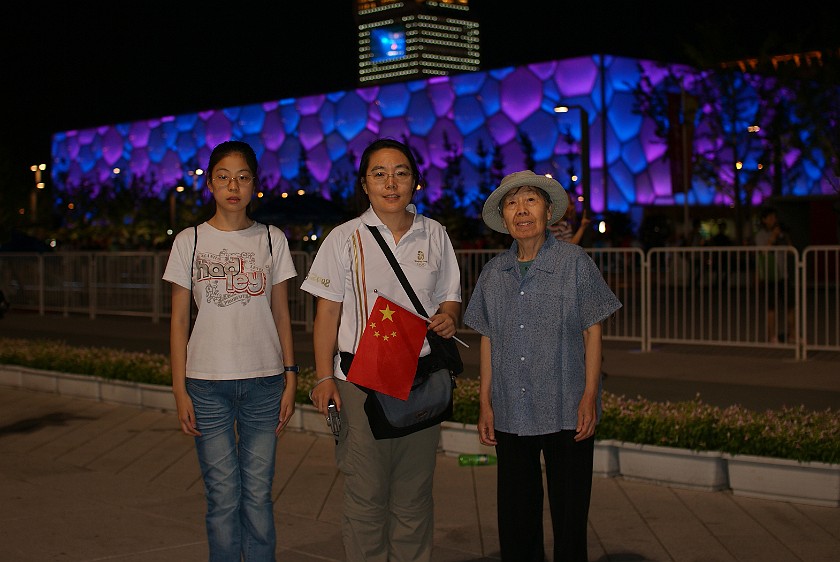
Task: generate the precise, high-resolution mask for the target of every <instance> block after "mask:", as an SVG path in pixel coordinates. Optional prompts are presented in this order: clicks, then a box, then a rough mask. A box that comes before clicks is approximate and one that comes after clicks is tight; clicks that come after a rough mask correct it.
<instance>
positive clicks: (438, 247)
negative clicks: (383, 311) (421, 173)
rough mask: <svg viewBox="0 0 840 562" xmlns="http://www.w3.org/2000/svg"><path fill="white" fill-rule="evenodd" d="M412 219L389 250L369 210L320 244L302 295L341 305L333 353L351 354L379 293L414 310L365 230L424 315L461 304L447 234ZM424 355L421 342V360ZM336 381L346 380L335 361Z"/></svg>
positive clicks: (427, 220)
mask: <svg viewBox="0 0 840 562" xmlns="http://www.w3.org/2000/svg"><path fill="white" fill-rule="evenodd" d="M407 210H408V211H410V212H412V213H415V215H414V222H413V223H412V225H411V228H409V230H408V232H407V233H406V234H405V235H404V236H403V237H402V238H400V242H399V244H396V245H395V244H394V236H393V235H392V234H391V232H390V230H389V229H388V227H387V226H385V225H384V224H382V221H381V220H379V217H377V216H376V213H374V212H373V209H372V208H368V210H367V211H365V212H364V213H362V215H361V216H360V217H357V218H355V219H352V220H350V221H347V222H345V223H344V224H341V225H339V226H337V227H336V228H334V229H333V230H332V231H331V232H330V233H329V234H328V235H327V237H326V238H325V239H324V241H323V242H322V243H321V247H320V248H319V249H318V253H317V254H316V255H315V259H314V260H313V262H312V267H311V268H310V270H309V274H308V275H307V276H306V279H304V281H303V284H302V285H301V287H300V288H301V289H303V290H304V291H306V292H307V293H311V294H313V295H315V296H316V297H322V298H325V299H327V300H331V301H334V302H340V303H342V304H343V306H342V307H341V320H340V324H339V329H338V350H339V351H348V352H351V353H355V351H356V348H357V347H358V345H359V339H360V338H361V337H362V332H363V331H364V328H365V323H366V321H367V318H368V316H369V314H370V311H371V309H372V308H373V304H374V303H375V302H376V298H377V297H378V296H380V295H379V294H378V293H376V292H374V290H379V291H381V293H382V296H385V297H387V298H389V299H391V300H393V301H394V302H396V303H397V304H399V305H400V306H402V307H404V308H405V309H407V310H410V311H412V312H416V309H415V308H414V305H413V304H411V300H410V299H409V298H408V295H407V294H406V292H405V289H403V286H402V284H401V283H400V280H399V279H398V278H397V275H396V273H394V270H393V268H392V267H391V264H390V263H389V262H388V258H387V257H385V254H384V253H383V252H382V248H380V247H379V244H378V243H377V242H376V238H374V237H373V234H371V233H370V231H369V230H368V228H367V226H365V225H368V224H369V225H371V226H375V227H377V228H379V230H380V232H382V236H383V238H384V239H385V242H386V243H387V244H388V246H389V247H390V248H391V251H392V252H393V253H394V256H395V257H396V258H397V262H398V263H399V264H400V266H401V267H402V270H403V271H404V272H405V276H406V277H407V278H408V282H409V283H410V284H411V286H412V288H413V289H414V292H415V293H416V294H417V297H418V298H419V299H420V302H421V304H422V305H423V307H424V308H425V309H426V314H427V315H429V316H431V315H433V314H435V313H436V312H437V309H438V307H439V306H440V303H442V302H444V301H455V302H461V279H460V271H459V269H458V260H457V258H456V257H455V250H454V249H453V248H452V242H451V241H450V240H449V236H448V235H447V233H446V229H445V228H444V227H443V225H442V224H440V223H439V222H437V221H435V220H432V219H430V218H428V217H424V216H423V215H418V214H416V211H415V207H414V205H409V206H408V207H407ZM428 353H429V342H427V341H424V342H423V348H422V349H421V350H420V355H421V356H423V355H427V354H428ZM335 376H336V377H338V378H340V379H345V378H346V377H345V375H344V373H342V371H341V368H340V367H339V356H338V355H336V357H335Z"/></svg>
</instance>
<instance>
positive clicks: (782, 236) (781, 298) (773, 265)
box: [755, 207, 796, 343]
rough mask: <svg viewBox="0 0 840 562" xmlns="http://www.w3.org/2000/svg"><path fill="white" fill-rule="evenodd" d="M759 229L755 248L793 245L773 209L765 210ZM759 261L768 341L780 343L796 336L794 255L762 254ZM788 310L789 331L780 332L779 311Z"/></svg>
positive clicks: (760, 287) (757, 271)
mask: <svg viewBox="0 0 840 562" xmlns="http://www.w3.org/2000/svg"><path fill="white" fill-rule="evenodd" d="M759 220H760V223H761V224H760V226H759V229H758V232H756V234H755V245H756V246H763V247H767V248H769V247H773V248H784V247H789V246H792V243H791V241H790V236H789V235H788V232H787V230H786V229H785V228H784V227H783V226H782V223H780V222H779V216H778V213H777V212H776V209H775V208H773V207H764V208H763V209H761V212H760V213H759ZM757 258H758V259H757V260H756V280H757V282H758V290H759V292H758V294H759V298H761V302H766V304H767V341H768V342H770V343H779V342H780V341H784V340H785V339H790V338H793V336H794V334H796V310H795V305H796V303H795V302H794V296H793V275H791V274H789V272H788V266H789V265H790V266H792V264H789V263H788V262H789V261H791V255H790V254H789V253H788V252H786V251H776V250H768V251H766V252H762V253H759V254H758V256H757ZM779 308H783V309H785V310H786V311H787V332H782V333H779V332H778V328H777V321H776V310H777V309H779Z"/></svg>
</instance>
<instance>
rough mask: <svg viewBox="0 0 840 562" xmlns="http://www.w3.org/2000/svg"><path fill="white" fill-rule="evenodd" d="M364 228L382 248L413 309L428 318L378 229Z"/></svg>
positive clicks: (369, 226)
mask: <svg viewBox="0 0 840 562" xmlns="http://www.w3.org/2000/svg"><path fill="white" fill-rule="evenodd" d="M365 226H367V227H368V230H370V233H371V234H373V237H374V238H376V241H377V242H378V243H379V247H380V248H382V252H383V253H384V254H385V257H386V258H388V261H389V262H390V263H391V267H392V268H394V273H396V274H397V279H399V280H400V283H402V286H403V289H405V292H406V294H407V295H408V298H410V299H411V302H412V304H413V305H414V308H416V309H417V312H419V313H420V314H422V315H423V316H426V317H428V315H427V314H426V309H425V308H423V303H421V302H420V299H418V298H417V294H416V293H415V292H414V289H413V288H412V287H411V284H410V283H409V282H408V279H407V278H406V276H405V273H404V272H403V270H402V268H401V267H400V264H399V262H398V261H397V258H395V257H394V253H393V252H392V251H391V248H389V247H388V244H387V243H386V242H385V239H384V238H382V233H381V232H379V229H378V228H376V227H375V226H371V225H369V224H367V225H365Z"/></svg>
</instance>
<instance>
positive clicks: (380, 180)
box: [368, 170, 414, 185]
mask: <svg viewBox="0 0 840 562" xmlns="http://www.w3.org/2000/svg"><path fill="white" fill-rule="evenodd" d="M368 177H369V178H370V183H373V184H377V185H382V184H384V183H385V182H387V181H388V178H389V177H393V178H394V181H395V182H397V183H399V184H403V185H405V184H407V183H411V178H412V177H414V174H412V173H411V172H409V171H408V170H397V171H396V172H394V173H393V174H387V173H385V172H382V171H378V172H373V173H372V174H368Z"/></svg>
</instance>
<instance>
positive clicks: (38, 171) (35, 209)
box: [29, 164, 47, 223]
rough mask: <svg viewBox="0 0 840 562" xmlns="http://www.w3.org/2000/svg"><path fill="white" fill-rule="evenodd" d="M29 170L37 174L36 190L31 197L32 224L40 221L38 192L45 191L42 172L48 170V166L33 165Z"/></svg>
mask: <svg viewBox="0 0 840 562" xmlns="http://www.w3.org/2000/svg"><path fill="white" fill-rule="evenodd" d="M29 169H30V170H32V171H33V172H35V189H33V190H32V194H31V195H30V196H29V206H30V216H31V219H32V222H33V223H34V222H37V220H38V190H39V189H44V182H43V181H42V179H41V172H43V171H44V170H46V169H47V165H46V164H32V165H31V166H29Z"/></svg>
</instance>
